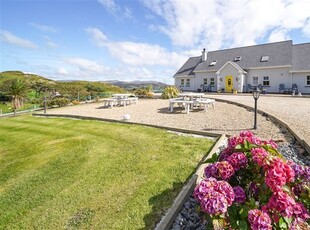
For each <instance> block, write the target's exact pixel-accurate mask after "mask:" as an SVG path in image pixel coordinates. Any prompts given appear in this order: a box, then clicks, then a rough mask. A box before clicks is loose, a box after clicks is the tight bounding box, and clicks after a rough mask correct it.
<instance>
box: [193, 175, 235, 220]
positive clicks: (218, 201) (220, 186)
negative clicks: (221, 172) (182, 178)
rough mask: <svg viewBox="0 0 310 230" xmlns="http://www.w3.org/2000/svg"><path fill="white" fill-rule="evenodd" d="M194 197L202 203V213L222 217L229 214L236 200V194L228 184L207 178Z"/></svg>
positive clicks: (198, 186) (195, 191) (196, 189)
mask: <svg viewBox="0 0 310 230" xmlns="http://www.w3.org/2000/svg"><path fill="white" fill-rule="evenodd" d="M194 197H195V198H196V200H197V201H198V202H199V203H200V206H201V209H202V211H204V212H206V213H208V214H212V215H220V214H223V213H226V212H227V208H228V207H229V206H231V205H232V203H233V201H234V199H235V194H234V191H233V188H232V187H231V186H230V184H229V183H228V182H226V181H217V180H216V179H214V178H207V179H205V180H203V181H202V182H201V183H200V184H199V185H197V186H196V188H195V190H194Z"/></svg>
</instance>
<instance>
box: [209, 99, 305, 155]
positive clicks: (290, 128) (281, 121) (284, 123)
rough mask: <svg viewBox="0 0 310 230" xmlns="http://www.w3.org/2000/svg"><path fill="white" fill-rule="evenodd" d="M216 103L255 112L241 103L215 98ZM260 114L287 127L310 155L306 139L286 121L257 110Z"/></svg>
mask: <svg viewBox="0 0 310 230" xmlns="http://www.w3.org/2000/svg"><path fill="white" fill-rule="evenodd" d="M214 99H215V100H216V101H220V102H226V103H230V104H234V105H237V106H240V107H244V108H246V109H250V110H253V111H254V108H253V107H252V106H248V105H245V104H242V103H239V102H235V101H230V100H225V99H218V98H214ZM257 112H258V113H260V114H261V115H267V116H268V117H270V118H271V119H273V120H274V121H276V122H278V123H279V124H280V125H282V126H283V127H285V128H286V129H287V130H288V131H289V132H290V133H291V134H292V135H293V136H294V137H295V138H296V139H297V141H298V142H299V144H300V145H301V146H302V147H303V148H304V149H305V151H306V152H307V153H308V154H310V145H309V143H307V141H305V139H304V138H303V136H301V135H299V134H297V131H296V130H295V129H294V128H292V127H290V126H289V125H288V124H287V123H286V122H285V121H283V120H281V119H280V118H278V117H277V116H275V115H273V114H271V113H268V112H266V111H263V110H261V109H258V110H257Z"/></svg>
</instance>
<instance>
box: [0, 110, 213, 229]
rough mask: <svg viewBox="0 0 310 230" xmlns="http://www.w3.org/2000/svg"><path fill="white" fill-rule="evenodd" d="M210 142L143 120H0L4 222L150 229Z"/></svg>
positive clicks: (0, 222) (10, 225) (0, 219)
mask: <svg viewBox="0 0 310 230" xmlns="http://www.w3.org/2000/svg"><path fill="white" fill-rule="evenodd" d="M212 144H213V142H212V141H210V140H207V139H201V138H191V137H181V136H178V135H175V134H172V133H168V132H166V131H164V130H160V129H154V128H149V127H143V126H138V125H127V124H115V123H104V122H99V121H85V120H83V121H82V120H73V119H62V118H39V117H31V116H30V115H24V116H17V117H14V118H2V119H0V229H152V228H153V227H154V224H155V223H156V222H157V221H158V220H159V218H160V216H161V215H162V213H163V212H164V210H165V209H167V208H168V207H170V205H171V204H172V201H173V199H174V197H175V196H176V194H177V193H178V192H179V191H180V189H181V187H182V185H183V184H184V182H185V181H186V179H188V178H189V176H190V175H191V174H192V173H193V171H194V170H195V167H196V166H197V163H198V162H199V161H200V159H201V158H202V157H203V156H204V155H205V154H206V153H207V152H208V151H209V149H210V147H211V145H212Z"/></svg>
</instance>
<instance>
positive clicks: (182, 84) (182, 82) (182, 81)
mask: <svg viewBox="0 0 310 230" xmlns="http://www.w3.org/2000/svg"><path fill="white" fill-rule="evenodd" d="M184 82H185V80H184V78H182V79H181V86H182V87H184V85H185V84H184Z"/></svg>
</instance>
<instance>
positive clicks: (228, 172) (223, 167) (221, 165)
mask: <svg viewBox="0 0 310 230" xmlns="http://www.w3.org/2000/svg"><path fill="white" fill-rule="evenodd" d="M216 167H217V169H218V174H219V176H220V178H222V179H224V180H227V179H229V178H230V177H231V176H232V175H233V174H234V173H235V170H234V168H233V166H232V165H231V164H229V162H228V161H221V162H218V163H216Z"/></svg>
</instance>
